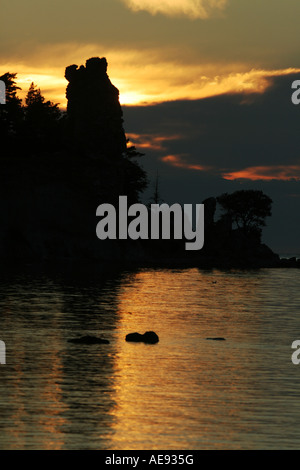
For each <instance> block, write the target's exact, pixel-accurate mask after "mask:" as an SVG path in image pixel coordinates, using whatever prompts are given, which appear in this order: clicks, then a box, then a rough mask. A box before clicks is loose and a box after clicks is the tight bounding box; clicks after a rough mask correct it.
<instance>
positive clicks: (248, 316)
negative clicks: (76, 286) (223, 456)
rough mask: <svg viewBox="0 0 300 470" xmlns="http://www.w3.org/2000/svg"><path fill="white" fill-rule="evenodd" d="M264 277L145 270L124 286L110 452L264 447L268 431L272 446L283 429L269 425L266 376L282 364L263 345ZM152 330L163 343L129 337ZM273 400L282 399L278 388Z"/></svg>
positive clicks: (270, 391)
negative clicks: (275, 362) (136, 341)
mask: <svg viewBox="0 0 300 470" xmlns="http://www.w3.org/2000/svg"><path fill="white" fill-rule="evenodd" d="M261 281H262V279H260V276H259V275H258V276H257V275H255V274H252V275H251V274H250V275H238V273H232V274H231V275H228V273H224V274H222V273H217V274H216V273H215V272H210V273H207V272H203V273H201V272H200V273H199V271H198V270H187V271H178V272H172V273H171V272H169V271H151V272H149V271H145V272H140V273H138V274H136V276H135V278H134V281H133V282H132V283H131V284H130V285H129V286H127V287H126V286H125V288H124V289H122V292H121V293H120V301H119V325H118V343H117V351H118V354H117V355H116V361H115V393H116V396H115V402H116V403H117V405H116V407H115V408H114V410H113V413H114V415H115V417H116V419H115V420H114V435H113V436H114V438H113V439H112V443H111V447H112V448H113V449H115V448H116V449H162V448H163V449H201V448H211V449H212V448H214V449H224V448H235V449H238V448H250V449H251V448H259V447H260V446H263V447H264V444H265V445H266V444H267V443H266V441H265V442H264V441H263V439H264V438H265V434H266V435H268V434H269V436H270V439H269V443H268V445H270V442H272V433H273V434H274V436H277V439H278V435H279V436H280V432H281V431H280V426H279V427H278V426H277V429H275V428H274V429H270V428H269V427H268V425H267V423H268V422H269V425H270V423H271V424H273V425H276V424H277V423H276V409H274V408H273V406H272V403H271V400H270V401H269V400H268V398H269V397H268V396H267V395H268V393H269V394H272V393H273V392H274V390H273V392H272V389H269V384H268V382H266V380H265V379H266V377H265V375H264V374H266V376H267V375H268V374H270V371H272V370H273V371H274V372H276V368H274V365H273V367H272V359H271V358H270V357H269V358H268V354H269V351H268V349H267V346H266V345H265V344H264V341H263V336H264V334H265V332H264V331H263V328H264V327H263V325H262V321H261V317H263V313H264V311H265V308H266V305H265V299H264V295H263V294H262V292H261V290H260V289H261ZM147 330H154V331H156V333H157V334H158V335H159V337H160V342H159V343H158V344H156V345H144V344H132V343H126V342H124V337H125V335H126V334H127V333H128V332H134V331H138V332H140V333H143V332H145V331H147ZM207 337H225V338H226V341H208V340H206V338H207ZM275 342H276V340H275ZM288 361H289V356H288V357H287V361H286V362H287V365H289V363H288ZM269 368H270V369H269ZM271 374H272V372H271ZM272 386H274V384H273V385H272ZM272 399H273V402H274V405H275V404H277V403H278V401H279V403H280V402H282V396H281V391H280V392H279V393H278V396H276V393H275V394H274V396H273V397H272ZM270 409H271V413H272V411H273V413H274V414H275V416H272V417H271V418H272V419H271V420H270V415H269V414H268V413H269V410H270ZM277 410H278V408H277ZM298 413H299V409H298ZM274 418H275V421H274ZM274 436H273V438H274ZM263 442H264V443H263ZM275 446H276V444H275Z"/></svg>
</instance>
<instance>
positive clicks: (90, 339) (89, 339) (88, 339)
mask: <svg viewBox="0 0 300 470" xmlns="http://www.w3.org/2000/svg"><path fill="white" fill-rule="evenodd" d="M68 342H69V343H74V344H109V341H108V340H107V339H103V338H97V337H96V336H89V335H88V336H81V337H80V338H74V339H69V340H68Z"/></svg>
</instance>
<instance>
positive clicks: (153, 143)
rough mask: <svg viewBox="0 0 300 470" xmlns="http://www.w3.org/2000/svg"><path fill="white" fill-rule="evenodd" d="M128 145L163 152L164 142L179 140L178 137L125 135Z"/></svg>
mask: <svg viewBox="0 0 300 470" xmlns="http://www.w3.org/2000/svg"><path fill="white" fill-rule="evenodd" d="M126 135H127V137H128V139H129V145H134V146H136V147H139V148H145V149H150V150H165V147H164V142H166V141H170V140H177V139H180V138H181V136H180V135H167V136H163V135H155V134H154V135H152V134H133V133H131V134H130V133H129V134H126Z"/></svg>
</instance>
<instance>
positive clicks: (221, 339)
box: [206, 338, 226, 341]
mask: <svg viewBox="0 0 300 470" xmlns="http://www.w3.org/2000/svg"><path fill="white" fill-rule="evenodd" d="M206 339H209V340H211V341H226V340H225V338H206Z"/></svg>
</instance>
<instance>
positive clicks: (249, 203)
mask: <svg viewBox="0 0 300 470" xmlns="http://www.w3.org/2000/svg"><path fill="white" fill-rule="evenodd" d="M217 202H218V203H219V204H220V206H221V208H222V210H223V212H224V215H226V216H227V217H230V218H231V220H232V223H234V224H235V225H236V227H237V228H238V229H241V230H243V231H244V232H245V233H249V232H251V231H256V232H261V228H262V227H264V226H265V225H266V222H265V219H266V217H269V216H271V215H272V212H271V209H272V203H273V201H272V199H271V198H270V197H269V196H267V195H266V194H264V193H263V192H262V191H258V190H253V189H249V190H240V191H235V192H234V193H232V194H228V193H224V194H222V195H221V196H219V197H218V198H217Z"/></svg>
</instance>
